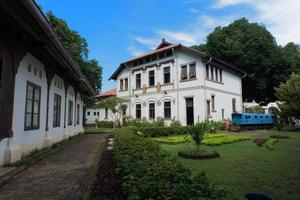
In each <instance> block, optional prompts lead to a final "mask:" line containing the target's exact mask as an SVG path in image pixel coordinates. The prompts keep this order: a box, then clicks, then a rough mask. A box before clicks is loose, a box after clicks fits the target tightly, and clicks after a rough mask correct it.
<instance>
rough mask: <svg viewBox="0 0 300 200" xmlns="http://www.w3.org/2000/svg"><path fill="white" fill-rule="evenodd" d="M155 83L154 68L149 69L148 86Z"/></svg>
mask: <svg viewBox="0 0 300 200" xmlns="http://www.w3.org/2000/svg"><path fill="white" fill-rule="evenodd" d="M154 85H155V77H154V70H151V71H149V86H154Z"/></svg>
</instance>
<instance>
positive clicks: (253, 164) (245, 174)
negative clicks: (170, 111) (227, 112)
mask: <svg viewBox="0 0 300 200" xmlns="http://www.w3.org/2000/svg"><path fill="white" fill-rule="evenodd" d="M221 133H227V132H221ZM229 134H233V135H243V136H249V137H250V138H251V140H247V141H240V142H235V143H232V144H224V145H220V146H206V145H201V147H200V148H202V150H216V151H218V152H219V154H220V158H216V159H210V160H191V159H184V158H180V157H178V159H179V160H180V161H182V163H183V164H184V165H185V166H187V167H188V168H189V169H191V170H192V172H193V173H196V172H200V171H205V172H206V173H207V176H208V177H209V178H210V180H212V181H216V182H218V183H220V184H222V185H226V186H229V187H230V188H232V190H233V197H235V198H236V199H238V198H240V197H241V196H242V195H243V194H244V193H246V192H251V191H252V192H262V193H265V194H268V195H270V196H271V197H273V199H285V200H288V199H291V200H295V199H300V132H282V133H281V134H285V135H289V136H290V138H289V139H279V142H278V143H277V144H275V146H274V150H273V151H271V150H269V149H267V148H266V147H265V146H263V147H258V146H257V145H256V144H255V143H253V141H252V139H254V138H269V136H270V135H271V134H277V132H275V131H267V130H259V131H258V130H257V131H249V132H241V133H229ZM177 139H178V138H177ZM161 146H162V148H163V149H165V150H167V151H170V152H171V153H172V154H173V155H175V156H177V153H178V152H179V151H181V150H193V149H195V145H193V144H191V143H190V144H185V143H180V144H176V145H168V144H161Z"/></svg>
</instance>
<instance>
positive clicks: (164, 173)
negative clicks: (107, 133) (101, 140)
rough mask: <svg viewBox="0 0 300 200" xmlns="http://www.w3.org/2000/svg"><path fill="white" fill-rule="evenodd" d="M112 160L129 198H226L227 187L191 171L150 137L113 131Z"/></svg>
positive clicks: (127, 131)
mask: <svg viewBox="0 0 300 200" xmlns="http://www.w3.org/2000/svg"><path fill="white" fill-rule="evenodd" d="M114 136H115V145H114V162H115V163H116V166H117V172H118V173H119V175H120V176H121V181H122V189H123V192H124V193H125V194H126V195H127V197H128V199H221V200H222V199H229V198H228V190H227V189H225V188H223V187H222V188H221V187H217V186H215V185H213V184H211V183H210V182H209V181H208V180H207V178H206V176H205V174H204V173H200V174H198V175H196V176H195V177H192V175H191V171H190V170H188V169H187V168H185V167H183V165H182V164H181V163H180V162H179V161H178V160H176V159H175V158H173V157H170V154H169V153H166V152H165V151H163V150H162V149H161V148H160V147H159V145H158V144H156V143H155V142H153V141H152V140H148V139H145V138H143V137H139V136H137V135H135V134H132V130H131V129H130V128H121V129H118V130H116V131H115V133H114Z"/></svg>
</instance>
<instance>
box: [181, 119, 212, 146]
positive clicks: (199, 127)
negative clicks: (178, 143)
mask: <svg viewBox="0 0 300 200" xmlns="http://www.w3.org/2000/svg"><path fill="white" fill-rule="evenodd" d="M209 129H210V123H209V122H208V121H207V120H205V121H203V122H200V123H197V124H196V125H195V126H188V127H187V132H188V134H189V135H188V136H187V137H186V141H189V140H190V139H193V141H194V142H195V143H196V145H197V150H198V151H199V147H200V144H201V142H202V141H203V139H204V136H205V134H207V133H208V131H209Z"/></svg>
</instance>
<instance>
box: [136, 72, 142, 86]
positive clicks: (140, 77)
mask: <svg viewBox="0 0 300 200" xmlns="http://www.w3.org/2000/svg"><path fill="white" fill-rule="evenodd" d="M138 76H139V78H138ZM135 88H136V89H141V88H142V74H141V73H138V74H136V75H135Z"/></svg>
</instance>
